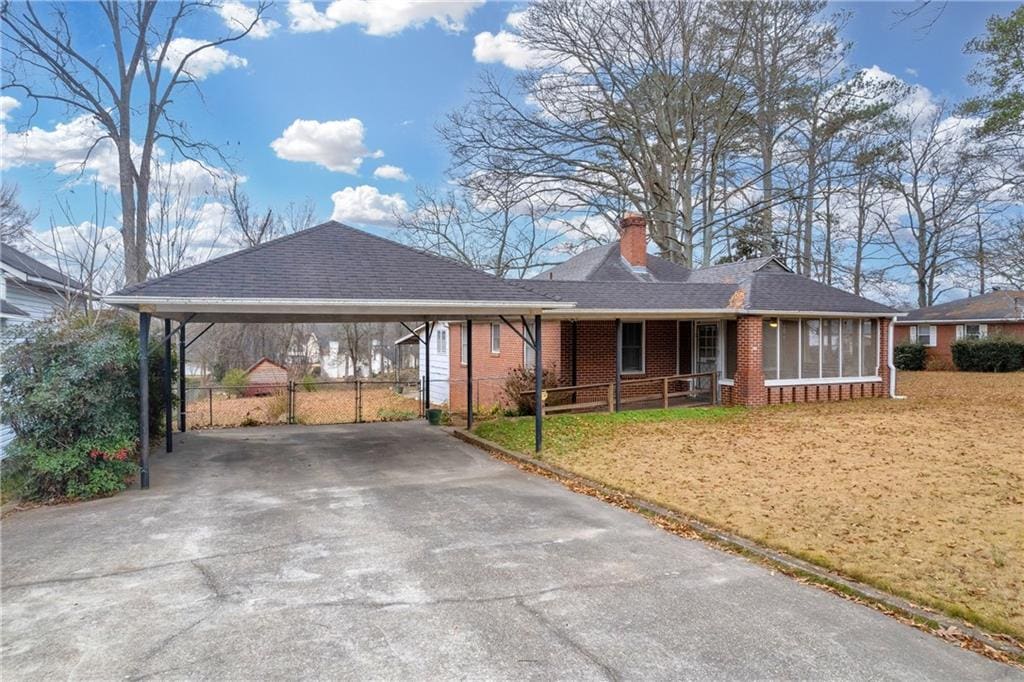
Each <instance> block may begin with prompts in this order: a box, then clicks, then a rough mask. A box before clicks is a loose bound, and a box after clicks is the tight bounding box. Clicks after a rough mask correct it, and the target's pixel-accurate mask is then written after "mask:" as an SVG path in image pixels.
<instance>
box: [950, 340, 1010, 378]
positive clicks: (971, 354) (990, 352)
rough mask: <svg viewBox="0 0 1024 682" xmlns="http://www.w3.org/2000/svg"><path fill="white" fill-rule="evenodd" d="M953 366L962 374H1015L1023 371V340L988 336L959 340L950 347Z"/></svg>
mask: <svg viewBox="0 0 1024 682" xmlns="http://www.w3.org/2000/svg"><path fill="white" fill-rule="evenodd" d="M950 348H951V349H952V351H953V364H954V365H956V368H957V369H959V370H960V371H962V372H1016V371H1018V370H1020V369H1024V339H1019V338H1016V337H1013V336H989V337H986V338H984V339H961V340H959V341H954V342H953V344H952V345H951V346H950Z"/></svg>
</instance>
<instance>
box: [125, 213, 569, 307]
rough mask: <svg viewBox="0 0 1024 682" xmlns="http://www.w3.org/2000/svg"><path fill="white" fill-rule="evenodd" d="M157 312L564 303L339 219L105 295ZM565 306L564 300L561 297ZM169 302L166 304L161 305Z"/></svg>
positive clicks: (506, 305) (526, 305)
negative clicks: (352, 225) (368, 231)
mask: <svg viewBox="0 0 1024 682" xmlns="http://www.w3.org/2000/svg"><path fill="white" fill-rule="evenodd" d="M106 300H107V301H108V302H110V303H113V304H115V305H120V306H122V307H129V308H131V307H137V306H139V305H147V306H152V308H151V309H152V311H153V313H154V314H157V315H158V316H159V315H160V313H161V312H163V313H167V314H170V313H180V312H182V311H186V312H187V311H203V312H202V314H200V315H199V316H198V318H197V319H198V320H199V321H203V320H209V319H212V317H214V316H218V315H219V316H220V317H218V319H221V320H227V319H228V318H227V316H228V315H229V314H236V315H237V314H250V315H256V314H260V315H265V314H270V312H271V311H274V312H276V314H278V315H299V314H311V315H312V314H323V315H327V313H328V312H329V311H330V312H332V314H335V315H342V314H345V315H349V316H353V319H354V316H364V318H365V317H366V316H369V315H370V314H372V313H374V312H377V313H379V314H385V311H387V313H386V314H388V315H392V314H393V315H399V314H402V315H406V316H415V314H418V312H419V311H421V310H426V309H427V308H428V307H430V309H431V311H432V312H431V314H441V312H440V311H443V310H449V311H452V313H453V314H455V315H459V314H470V312H473V311H482V310H484V309H487V310H492V311H493V310H494V309H504V308H515V309H516V310H522V309H526V308H529V309H540V308H543V307H547V306H549V305H555V306H556V307H557V306H558V305H559V304H558V303H557V302H555V301H552V300H551V299H548V298H546V297H544V296H539V295H538V294H537V293H536V292H532V291H530V290H528V289H524V288H522V287H519V286H517V285H516V284H514V283H512V282H509V281H507V280H502V279H499V278H497V277H494V276H492V275H489V274H486V273H484V272H480V271H478V270H474V269H473V268H470V267H468V266H466V265H463V264H461V263H457V262H455V261H453V260H451V259H448V258H444V257H441V256H437V255H434V254H431V253H427V252H424V251H420V250H417V249H414V248H412V247H409V246H405V245H403V244H399V243H397V242H394V241H391V240H389V239H384V238H382V237H377V236H374V235H372V234H369V233H367V232H363V231H362V230H357V229H355V228H352V227H348V226H346V225H342V224H341V223H338V222H335V221H329V222H326V223H323V224H321V225H317V226H316V227H312V228H309V229H308V230H303V231H302V232H296V233H294V234H291V235H288V236H285V237H281V238H280V239H275V240H273V241H270V242H266V243H264V244H260V245H259V246H255V247H252V248H248V249H243V250H241V251H236V252H234V253H230V254H228V255H226V256H221V257H220V258H215V259H213V260H210V261H207V262H206V263H202V264H200V265H195V266H193V267H190V268H186V269H184V270H179V271H178V272H174V273H171V274H169V275H166V276H164V277H160V278H158V279H154V280H149V281H146V282H142V283H139V284H135V285H132V286H129V287H126V288H124V289H121V290H120V291H118V292H116V293H114V294H112V295H111V296H108V297H107V299H106ZM563 305H564V304H563ZM161 306H162V308H161Z"/></svg>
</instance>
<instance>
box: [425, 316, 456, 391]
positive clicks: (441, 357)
mask: <svg viewBox="0 0 1024 682" xmlns="http://www.w3.org/2000/svg"><path fill="white" fill-rule="evenodd" d="M441 329H443V330H444V331H445V333H448V331H449V330H448V323H447V322H438V323H437V325H436V326H435V327H434V333H433V334H431V335H430V343H431V346H430V402H431V403H434V404H437V405H440V404H442V403H447V402H448V379H449V377H450V376H451V367H450V363H449V360H448V357H449V355H450V352H445V353H438V352H437V332H438V331H439V330H441ZM448 343H449V344H450V343H451V334H448ZM419 347H420V381H421V382H422V381H423V380H424V371H423V368H424V367H426V366H427V357H426V356H427V353H426V349H425V348H424V347H423V344H422V343H421V344H419ZM449 351H450V348H449Z"/></svg>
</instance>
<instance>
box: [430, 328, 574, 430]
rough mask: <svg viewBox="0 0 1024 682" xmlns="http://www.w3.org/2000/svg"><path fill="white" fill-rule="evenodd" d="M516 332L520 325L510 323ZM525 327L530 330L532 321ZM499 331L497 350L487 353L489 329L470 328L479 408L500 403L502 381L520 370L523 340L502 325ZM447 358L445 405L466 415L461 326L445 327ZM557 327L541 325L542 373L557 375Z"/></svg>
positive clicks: (558, 372) (464, 369)
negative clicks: (446, 332)
mask: <svg viewBox="0 0 1024 682" xmlns="http://www.w3.org/2000/svg"><path fill="white" fill-rule="evenodd" d="M510 321H511V322H512V324H513V325H515V326H516V328H517V329H519V331H522V329H521V328H520V326H521V322H520V321H518V320H510ZM527 323H528V324H529V325H530V328H531V330H532V328H533V319H532V318H528V319H527ZM499 325H500V328H501V350H500V351H499V352H498V353H491V325H490V323H489V322H475V323H474V324H473V395H474V396H476V397H475V398H474V402H475V403H476V404H478V405H480V406H481V407H491V406H495V405H499V404H501V403H502V389H503V388H504V385H505V383H504V377H506V376H508V373H509V372H510V371H511V370H513V369H515V368H517V367H522V366H523V340H522V338H520V336H519V335H518V334H516V333H515V332H514V331H512V330H511V329H509V327H508V325H507V324H505V323H504V322H501V323H499ZM448 329H449V330H450V331H449V342H448V358H449V362H450V363H451V375H450V376H451V379H450V382H451V383H450V387H449V393H448V405H449V407H450V408H451V409H452V410H453V411H455V412H459V413H462V412H465V411H466V365H464V364H462V325H461V324H460V323H458V322H452V323H451V324H449V326H448ZM561 345H562V344H561V323H559V322H556V321H548V322H544V323H542V324H541V356H542V359H543V362H544V368H545V369H553V370H554V371H555V372H556V373H557V374H559V375H561V371H562V370H561Z"/></svg>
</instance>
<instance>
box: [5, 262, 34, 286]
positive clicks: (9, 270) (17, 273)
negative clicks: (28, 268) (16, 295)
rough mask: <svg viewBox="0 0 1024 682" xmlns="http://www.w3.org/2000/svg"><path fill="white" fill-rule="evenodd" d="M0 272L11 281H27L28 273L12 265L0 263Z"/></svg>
mask: <svg viewBox="0 0 1024 682" xmlns="http://www.w3.org/2000/svg"><path fill="white" fill-rule="evenodd" d="M0 271H2V272H3V273H4V274H5V275H7V276H8V277H10V278H11V279H20V280H21V281H22V282H25V281H27V280H28V273H25V272H22V271H21V270H19V269H18V268H16V267H14V266H13V265H8V264H7V263H0Z"/></svg>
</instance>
